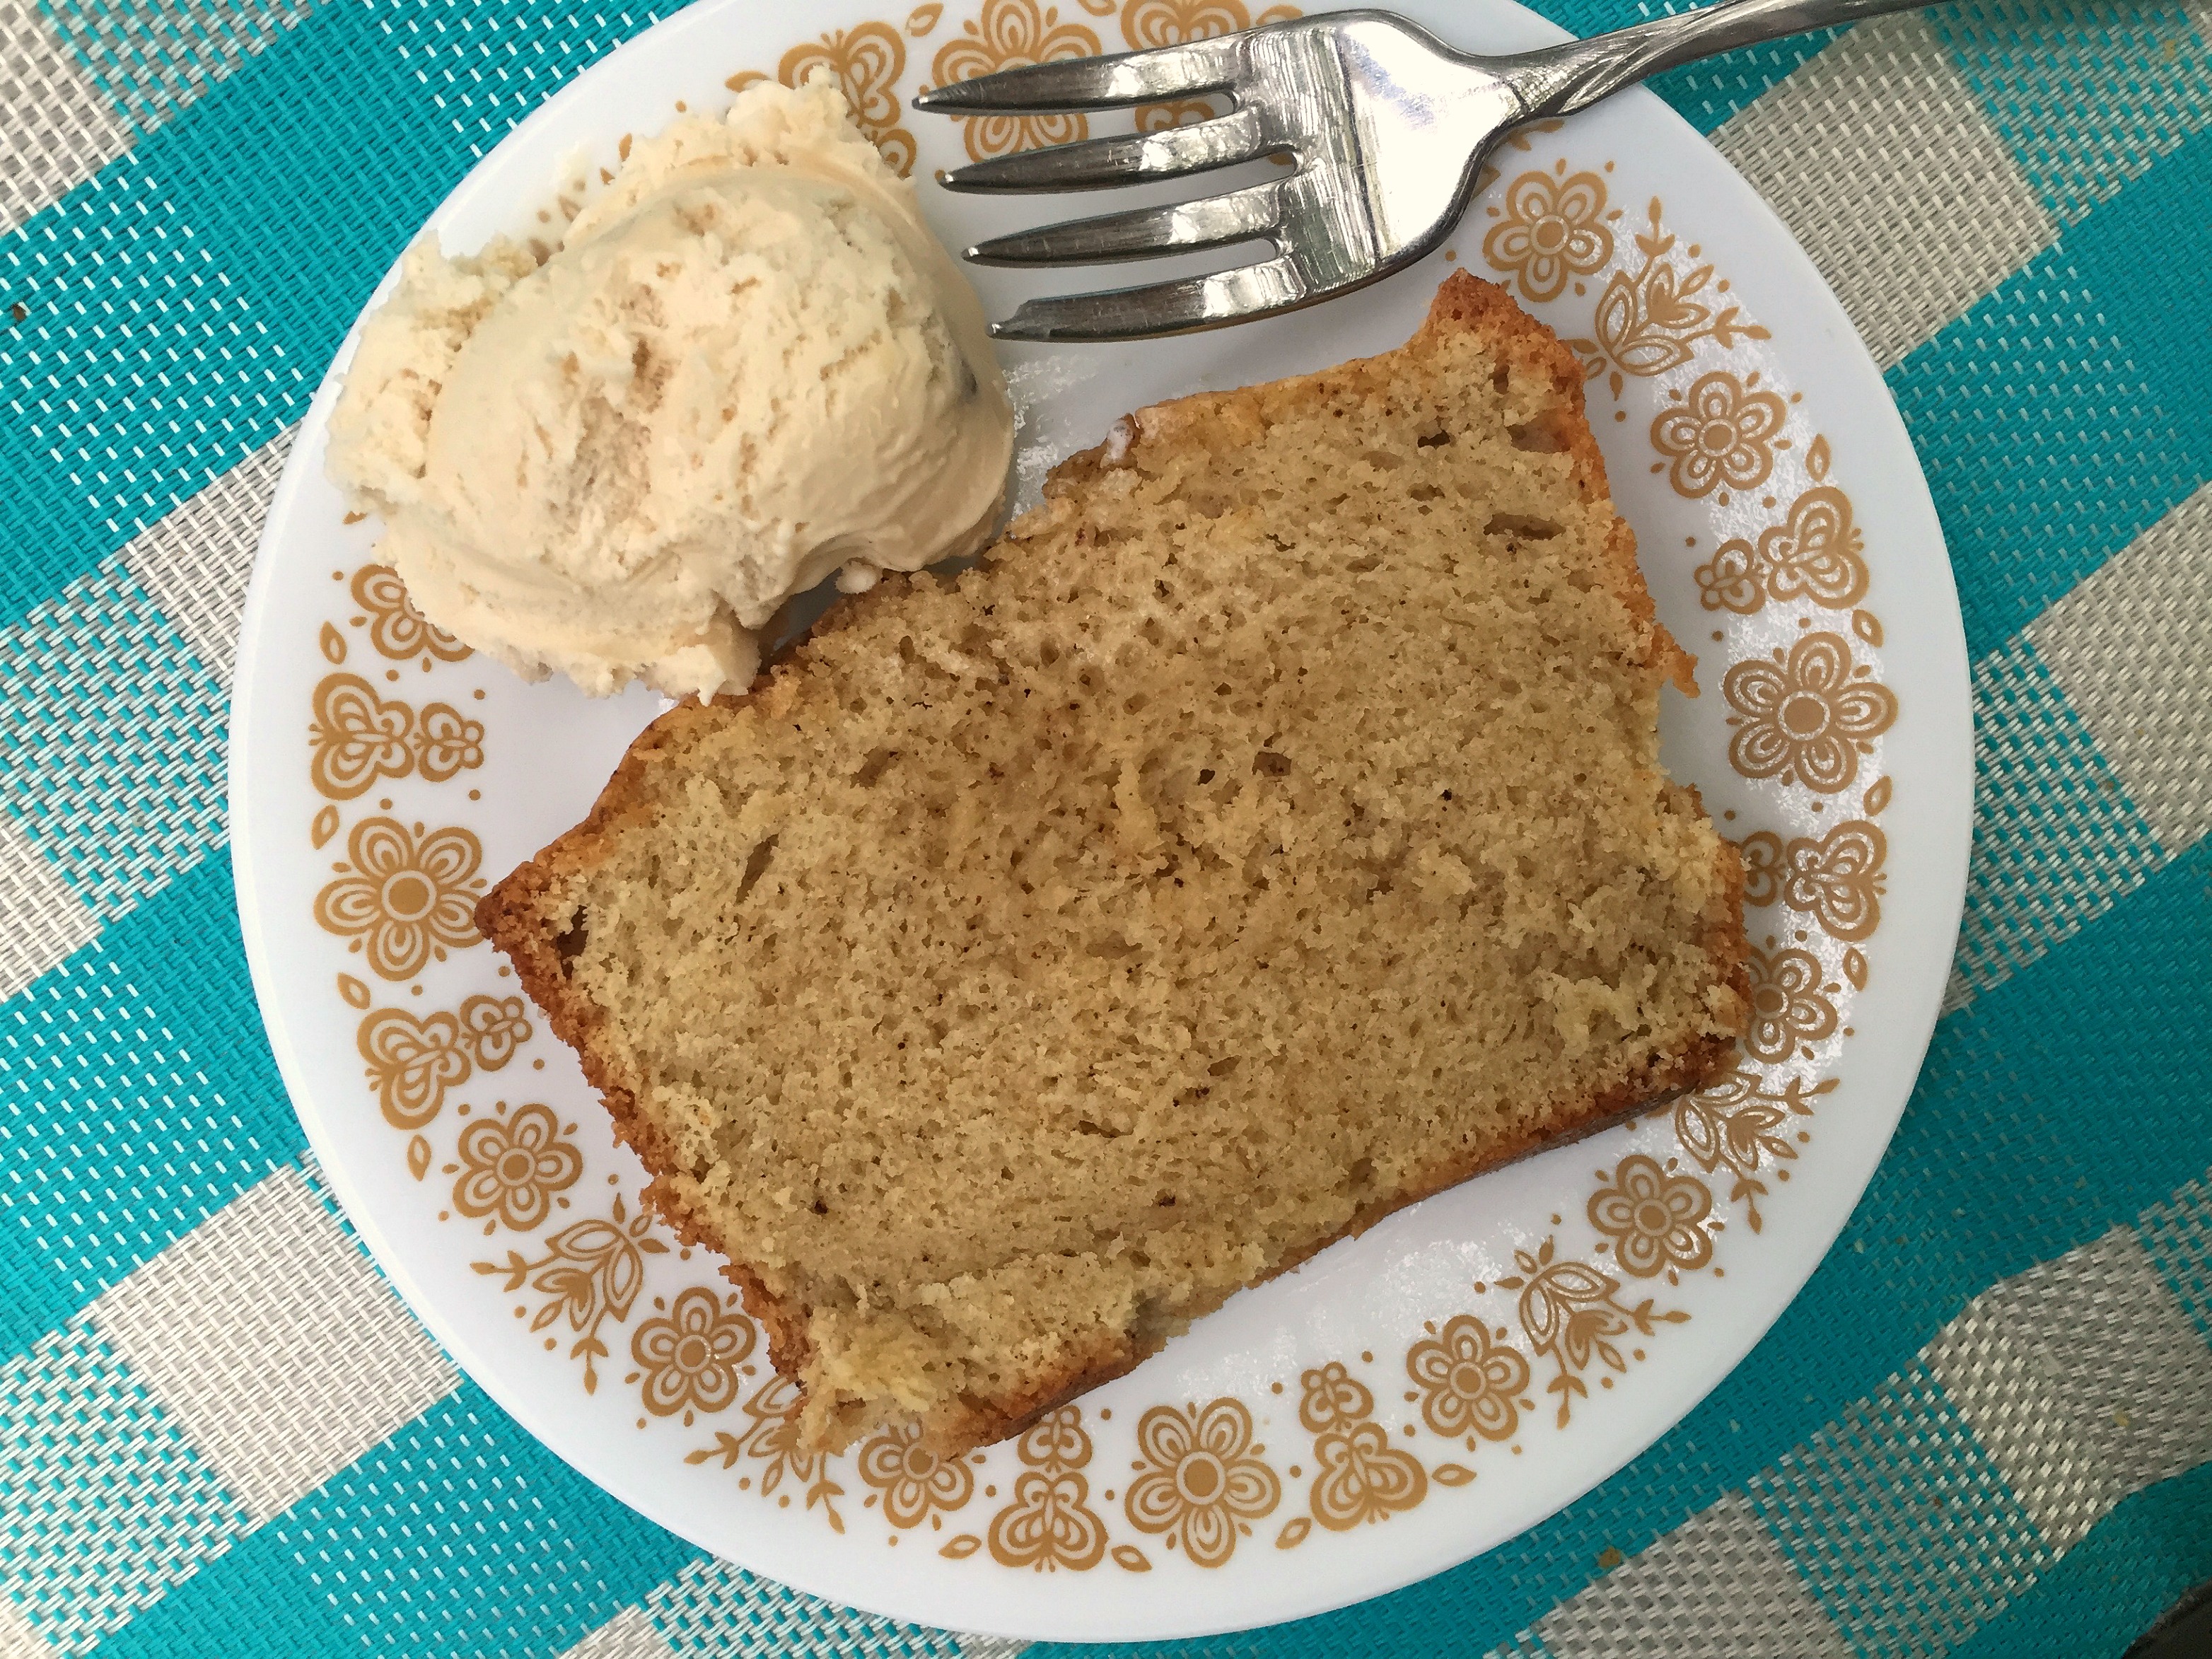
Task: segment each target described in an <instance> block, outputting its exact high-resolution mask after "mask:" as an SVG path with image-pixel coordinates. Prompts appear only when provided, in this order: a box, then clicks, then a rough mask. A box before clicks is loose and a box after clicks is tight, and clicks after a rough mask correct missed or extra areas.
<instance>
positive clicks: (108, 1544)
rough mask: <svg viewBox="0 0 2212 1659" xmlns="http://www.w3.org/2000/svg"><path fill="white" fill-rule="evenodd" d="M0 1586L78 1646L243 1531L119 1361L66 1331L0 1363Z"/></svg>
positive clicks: (226, 1499) (233, 1502)
mask: <svg viewBox="0 0 2212 1659" xmlns="http://www.w3.org/2000/svg"><path fill="white" fill-rule="evenodd" d="M0 1516H4V1517H5V1519H4V1520H3V1521H0V1589H5V1590H6V1591H7V1593H9V1595H12V1596H14V1597H15V1600H16V1601H18V1602H19V1603H20V1604H21V1607H22V1609H23V1611H24V1612H25V1613H27V1615H28V1616H29V1620H30V1622H31V1624H32V1625H33V1627H34V1628H35V1629H36V1630H37V1631H38V1632H39V1634H40V1636H42V1637H43V1638H45V1639H46V1642H47V1644H49V1645H50V1646H52V1648H54V1649H55V1650H58V1651H59V1652H62V1653H67V1654H76V1653H86V1652H89V1651H90V1650H92V1649H93V1648H94V1646H95V1645H96V1644H98V1643H99V1641H100V1638H101V1636H102V1635H103V1634H105V1633H106V1632H108V1631H111V1630H113V1629H115V1628H116V1627H117V1626H121V1625H124V1624H125V1623H127V1622H129V1621H130V1620H131V1618H132V1616H133V1615H134V1614H136V1613H137V1612H138V1610H139V1609H140V1608H141V1607H144V1606H145V1605H147V1604H148V1603H149V1602H150V1601H155V1600H156V1599H158V1598H159V1597H160V1596H161V1595H162V1593H163V1592H164V1591H165V1590H166V1589H167V1588H168V1586H169V1585H171V1584H173V1583H175V1582H176V1581H177V1580H178V1579H179V1578H181V1577H185V1575H186V1574H188V1573H190V1572H191V1571H194V1570H195V1569H197V1567H198V1566H199V1565H201V1564H202V1563H203V1562H204V1561H206V1560H207V1559H210V1557H211V1556H213V1555H215V1554H216V1553H220V1552H221V1551H222V1549H223V1548H224V1547H226V1545H228V1542H229V1541H230V1540H232V1539H233V1538H235V1537H236V1536H237V1535H238V1534H240V1533H242V1532H243V1531H245V1530H246V1526H247V1524H248V1523H247V1521H246V1510H245V1508H244V1506H243V1505H242V1504H240V1503H239V1501H238V1500H237V1499H236V1498H234V1497H232V1496H231V1495H230V1494H229V1493H228V1492H225V1491H224V1490H223V1487H222V1481H221V1480H218V1479H217V1478H216V1474H215V1473H214V1471H213V1470H211V1469H210V1468H209V1467H208V1466H207V1465H206V1463H205V1462H203V1461H202V1460H201V1458H200V1457H199V1455H198V1454H197V1453H196V1452H195V1451H193V1449H191V1445H190V1443H187V1442H186V1440H185V1437H184V1436H183V1434H182V1433H181V1432H179V1430H178V1429H177V1427H176V1425H174V1424H173V1423H171V1422H170V1421H169V1420H168V1419H167V1416H166V1415H165V1414H164V1413H162V1411H161V1407H158V1406H156V1405H155V1403H154V1402H153V1401H151V1400H149V1399H148V1398H147V1396H146V1393H145V1390H144V1389H142V1388H141V1387H139V1385H138V1384H137V1382H136V1381H134V1380H133V1378H132V1377H131V1373H130V1370H129V1368H128V1367H127V1366H125V1364H124V1363H123V1362H122V1360H120V1359H119V1358H117V1357H116V1355H115V1354H114V1353H113V1352H112V1351H111V1350H110V1349H109V1348H108V1347H107V1346H106V1344H105V1343H104V1342H102V1341H100V1339H99V1338H98V1337H96V1336H94V1334H92V1333H91V1332H90V1331H88V1330H87V1329H85V1328H83V1327H82V1326H81V1325H71V1326H70V1327H68V1328H65V1329H64V1330H61V1331H58V1332H57V1333H55V1334H53V1335H52V1336H49V1337H46V1339H44V1340H41V1341H40V1343H39V1344H38V1345H37V1346H35V1347H33V1349H32V1350H31V1351H30V1352H28V1353H26V1354H22V1355H20V1356H19V1357H17V1358H15V1359H13V1360H10V1361H9V1362H8V1363H7V1364H5V1365H0Z"/></svg>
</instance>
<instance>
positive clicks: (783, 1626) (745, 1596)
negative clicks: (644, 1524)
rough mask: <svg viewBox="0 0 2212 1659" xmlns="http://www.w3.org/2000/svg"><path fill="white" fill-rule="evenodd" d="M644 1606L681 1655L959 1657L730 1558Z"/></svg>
mask: <svg viewBox="0 0 2212 1659" xmlns="http://www.w3.org/2000/svg"><path fill="white" fill-rule="evenodd" d="M645 1606H646V1611H647V1613H649V1614H650V1615H651V1616H652V1619H653V1627H654V1628H655V1629H656V1630H658V1631H659V1632H660V1634H661V1636H662V1637H663V1638H665V1640H666V1641H667V1643H668V1645H669V1646H670V1647H671V1648H673V1649H674V1650H676V1652H677V1654H678V1659H726V1656H730V1655H734V1654H745V1653H763V1654H767V1653H773V1654H777V1655H781V1656H788V1659H845V1656H847V1655H848V1654H853V1653H866V1654H868V1655H870V1656H877V1655H884V1656H890V1655H894V1654H896V1655H902V1656H912V1659H960V1644H959V1642H958V1640H957V1638H954V1637H952V1636H951V1635H949V1634H947V1633H946V1632H944V1631H939V1630H930V1629H927V1628H925V1627H924V1626H920V1625H900V1624H895V1623H893V1622H892V1621H891V1620H888V1619H878V1618H877V1617H876V1616H875V1615H874V1614H872V1613H861V1612H860V1611H858V1610H857V1609H855V1608H852V1607H839V1606H838V1605H837V1604H836V1602H834V1601H822V1600H821V1599H820V1598H818V1597H817V1596H812V1595H804V1594H802V1593H801V1592H799V1591H798V1590H795V1589H790V1588H789V1587H788V1586H787V1585H783V1584H779V1583H776V1582H775V1580H774V1579H773V1578H763V1577H758V1576H757V1575H756V1574H753V1573H750V1572H747V1571H744V1569H743V1568H742V1567H733V1566H732V1565H729V1563H727V1562H726V1561H714V1560H701V1561H698V1562H696V1563H694V1564H693V1565H692V1566H691V1567H690V1569H688V1570H687V1571H684V1572H682V1573H680V1574H678V1576H677V1577H676V1578H675V1580H674V1581H673V1582H672V1583H667V1584H664V1585H662V1586H661V1587H660V1588H659V1589H656V1590H654V1591H653V1593H652V1594H651V1595H648V1596H647V1597H646V1601H645ZM1217 1645H1218V1644H1217Z"/></svg>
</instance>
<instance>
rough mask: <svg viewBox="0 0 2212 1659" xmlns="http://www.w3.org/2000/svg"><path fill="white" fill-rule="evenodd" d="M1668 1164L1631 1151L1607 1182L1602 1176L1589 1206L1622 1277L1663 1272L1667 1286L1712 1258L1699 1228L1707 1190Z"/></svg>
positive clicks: (1707, 1205) (1708, 1200)
mask: <svg viewBox="0 0 2212 1659" xmlns="http://www.w3.org/2000/svg"><path fill="white" fill-rule="evenodd" d="M1672 1162H1673V1161H1672V1160H1671V1159H1670V1160H1668V1165H1665V1166H1662V1164H1660V1162H1659V1160H1658V1159H1657V1158H1648V1157H1646V1156H1645V1155H1644V1153H1642V1152H1631V1153H1630V1154H1629V1155H1628V1156H1627V1157H1626V1158H1623V1159H1621V1160H1620V1167H1619V1168H1617V1169H1616V1170H1613V1175H1612V1177H1611V1179H1610V1180H1609V1181H1608V1180H1607V1178H1606V1177H1605V1176H1604V1175H1603V1174H1602V1173H1601V1175H1600V1176H1599V1182H1600V1184H1599V1186H1598V1189H1597V1190H1596V1191H1595V1192H1594V1193H1592V1194H1590V1197H1589V1206H1588V1208H1589V1220H1590V1225H1591V1226H1593V1227H1595V1228H1596V1229H1597V1230H1598V1231H1600V1232H1601V1233H1603V1234H1604V1235H1605V1237H1606V1238H1607V1241H1608V1243H1610V1244H1611V1246H1612V1249H1613V1260H1614V1261H1618V1262H1619V1263H1620V1267H1621V1271H1622V1272H1623V1273H1628V1274H1630V1275H1631V1276H1632V1277H1634V1278H1637V1279H1652V1278H1656V1276H1657V1275H1658V1274H1660V1273H1665V1274H1666V1275H1667V1282H1668V1284H1670V1285H1671V1284H1674V1283H1675V1282H1677V1279H1678V1276H1679V1275H1680V1273H1681V1272H1682V1271H1683V1270H1684V1269H1686V1268H1691V1269H1694V1268H1698V1267H1704V1266H1705V1264H1706V1263H1707V1262H1708V1261H1711V1260H1712V1259H1713V1241H1712V1236H1711V1234H1710V1233H1708V1232H1707V1231H1705V1225H1704V1223H1705V1218H1707V1217H1708V1216H1710V1215H1711V1214H1712V1211H1713V1194H1712V1191H1711V1188H1708V1187H1707V1186H1706V1185H1705V1182H1702V1181H1700V1180H1699V1179H1698V1178H1697V1176H1693V1175H1682V1174H1679V1173H1677V1172H1676V1171H1675V1170H1674V1169H1673V1168H1672V1167H1671V1165H1672Z"/></svg>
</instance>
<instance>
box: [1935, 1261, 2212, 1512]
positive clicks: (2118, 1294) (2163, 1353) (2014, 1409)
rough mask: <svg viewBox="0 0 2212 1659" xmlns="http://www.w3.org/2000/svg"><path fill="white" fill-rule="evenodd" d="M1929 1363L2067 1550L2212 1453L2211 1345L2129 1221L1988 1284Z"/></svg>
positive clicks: (2026, 1503) (2018, 1491)
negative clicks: (2121, 1508)
mask: <svg viewBox="0 0 2212 1659" xmlns="http://www.w3.org/2000/svg"><path fill="white" fill-rule="evenodd" d="M1926 1359H1927V1363H1928V1366H1929V1370H1933V1371H1934V1372H1935V1373H1936V1376H1937V1377H1939V1378H1940V1379H1941V1380H1942V1384H1943V1391H1944V1392H1945V1393H1946V1394H1948V1395H1950V1397H1951V1402H1952V1404H1953V1405H1954V1407H1957V1409H1958V1412H1959V1414H1960V1416H1961V1417H1963V1418H1965V1419H1966V1422H1967V1423H1968V1424H1969V1425H1971V1426H1972V1429H1973V1431H1974V1435H1975V1437H1976V1438H1977V1439H1978V1440H1979V1441H1980V1442H1981V1443H1982V1445H1983V1448H1984V1449H1985V1450H1986V1451H1987V1452H1988V1453H1989V1455H1990V1461H1991V1462H1994V1463H1996V1466H1997V1467H1998V1468H2000V1469H2002V1470H2003V1471H2004V1477H2005V1484H2006V1485H2008V1486H2010V1487H2011V1488H2012V1490H2013V1492H2014V1495H2015V1496H2016V1497H2017V1498H2019V1499H2020V1501H2021V1504H2022V1506H2023V1507H2025V1508H2026V1509H2027V1512H2028V1513H2029V1514H2030V1515H2031V1516H2033V1517H2034V1518H2035V1523H2036V1525H2037V1526H2038V1527H2039V1528H2040V1529H2041V1530H2042V1533H2043V1535H2044V1536H2045V1538H2046V1539H2048V1540H2049V1541H2051V1544H2052V1545H2053V1546H2055V1547H2057V1548H2059V1549H2062V1550H2063V1549H2066V1548H2069V1547H2071V1546H2073V1545H2075V1544H2076V1543H2079V1542H2080V1541H2081V1539H2082V1538H2083V1537H2084V1536H2085V1535H2086V1534H2087V1532H2088V1530H2089V1528H2091V1527H2093V1526H2094V1525H2095V1524H2096V1523H2097V1522H2099V1521H2100V1520H2102V1519H2103V1518H2104V1517H2105V1516H2106V1515H2107V1514H2109V1513H2110V1512H2111V1511H2112V1507H2113V1505H2115V1504H2118V1502H2119V1501H2120V1499H2122V1498H2125V1497H2127V1496H2128V1495H2129V1494H2130V1493H2131V1492H2139V1491H2141V1490H2142V1488H2143V1487H2145V1486H2149V1485H2151V1484H2152V1483H2153V1482H2154V1481H2159V1480H2165V1479H2166V1477H2167V1476H2168V1475H2173V1474H2180V1473H2182V1472H2183V1471H2184V1470H2185V1469H2193V1468H2196V1467H2197V1465H2198V1464H2199V1463H2203V1462H2207V1461H2208V1460H2212V1348H2208V1347H2206V1346H2205V1344H2204V1341H2203V1338H2201V1337H2200V1336H2198V1335H2197V1331H2196V1328H2194V1327H2193V1326H2191V1323H2190V1322H2189V1316H2188V1315H2187V1314H2185V1313H2184V1312H2183V1311H2182V1309H2181V1306H2180V1304H2179V1303H2177V1302H2176V1301H2175V1300H2174V1298H2173V1294H2172V1291H2168V1290H2167V1289H2166V1282H2165V1281H2164V1280H2163V1279H2160V1277H2159V1273H2158V1270H2157V1269H2156V1268H2155V1267H2153V1266H2152V1265H2151V1261H2150V1258H2149V1257H2148V1255H2145V1254H2144V1253H2143V1249H2142V1245H2141V1244H2139V1243H2136V1237H2135V1235H2134V1234H2133V1233H2131V1232H2130V1231H2128V1230H2127V1229H2126V1228H2124V1227H2123V1228H2117V1229H2115V1230H2114V1231H2112V1232H2110V1233H2107V1234H2106V1236H2105V1237H2102V1238H2100V1239H2099V1240H2098V1241H2097V1242H2096V1243H2093V1244H2086V1245H2084V1246H2082V1247H2081V1249H2078V1250H2069V1251H2068V1252H2067V1253H2066V1254H2065V1255H2062V1256H2060V1257H2059V1258H2058V1259H2057V1260H2056V1261H2046V1262H2045V1263H2043V1264H2042V1265H2041V1266H2040V1267H2033V1268H2030V1269H2029V1270H2028V1271H2027V1273H2021V1275H2020V1276H2019V1277H2018V1278H2015V1279H2006V1280H2005V1281H2004V1282H2003V1283H2002V1284H2000V1285H1996V1287H1994V1288H1993V1289H1990V1290H1988V1291H1984V1292H1983V1293H1982V1294H1981V1295H1980V1296H1978V1297H1975V1298H1974V1300H1973V1301H1972V1303H1971V1304H1969V1305H1968V1307H1967V1309H1966V1312H1965V1313H1963V1314H1961V1315H1960V1316H1959V1317H1958V1318H1956V1319H1954V1320H1953V1321H1952V1322H1950V1323H1949V1324H1948V1325H1947V1326H1945V1327H1944V1328H1943V1331H1942V1334H1941V1335H1940V1336H1938V1337H1937V1338H1936V1340H1935V1341H1934V1342H1933V1343H1931V1344H1929V1347H1928V1351H1927V1354H1926Z"/></svg>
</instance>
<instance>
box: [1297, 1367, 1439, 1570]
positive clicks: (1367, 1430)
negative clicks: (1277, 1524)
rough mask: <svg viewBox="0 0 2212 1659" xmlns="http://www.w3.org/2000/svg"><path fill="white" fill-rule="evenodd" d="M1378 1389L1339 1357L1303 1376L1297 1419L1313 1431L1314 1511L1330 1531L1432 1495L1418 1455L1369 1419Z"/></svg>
mask: <svg viewBox="0 0 2212 1659" xmlns="http://www.w3.org/2000/svg"><path fill="white" fill-rule="evenodd" d="M1374 1412H1375V1396H1374V1395H1373V1394H1372V1393H1371V1392H1370V1390H1369V1389H1368V1387H1367V1385H1366V1384H1365V1383H1362V1382H1361V1381H1360V1380H1359V1379H1358V1377H1356V1376H1352V1374H1351V1372H1350V1371H1349V1370H1346V1367H1345V1366H1344V1365H1343V1364H1341V1363H1340V1361H1337V1360H1334V1359H1332V1360H1330V1361H1329V1362H1328V1364H1325V1365H1322V1366H1320V1367H1318V1368H1316V1370H1310V1371H1304V1372H1301V1373H1300V1374H1299V1376H1298V1421H1299V1422H1300V1423H1301V1424H1303V1425H1304V1427H1305V1430H1306V1431H1307V1432H1308V1433H1309V1434H1310V1435H1312V1436H1313V1437H1314V1443H1313V1448H1314V1461H1315V1462H1316V1463H1317V1464H1319V1465H1320V1468H1317V1469H1316V1471H1315V1472H1314V1480H1313V1491H1312V1492H1311V1494H1310V1498H1309V1499H1308V1502H1309V1504H1310V1507H1311V1509H1312V1510H1313V1518H1314V1519H1315V1520H1316V1521H1318V1522H1321V1524H1322V1526H1324V1527H1327V1528H1328V1529H1329V1530H1330V1531H1332V1532H1349V1531H1351V1530H1352V1528H1354V1527H1356V1526H1358V1525H1359V1524H1361V1523H1362V1522H1376V1521H1387V1520H1389V1518H1390V1517H1391V1516H1393V1515H1395V1514H1399V1513H1401V1511H1403V1510H1410V1509H1415V1508H1418V1507H1419V1505H1420V1504H1421V1501H1422V1500H1423V1499H1424V1498H1426V1497H1427V1496H1428V1495H1429V1474H1428V1471H1427V1470H1426V1469H1425V1468H1422V1467H1421V1460H1420V1459H1419V1458H1418V1457H1416V1456H1414V1455H1413V1453H1411V1452H1409V1451H1403V1450H1401V1449H1399V1448H1397V1447H1395V1446H1393V1445H1392V1444H1391V1443H1390V1437H1389V1434H1388V1433H1387V1432H1386V1431H1384V1429H1383V1425H1381V1424H1379V1423H1376V1422H1374V1421H1372V1420H1371V1419H1372V1418H1373V1415H1374Z"/></svg>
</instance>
